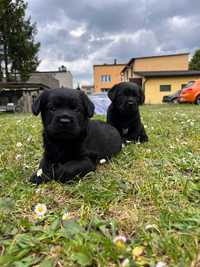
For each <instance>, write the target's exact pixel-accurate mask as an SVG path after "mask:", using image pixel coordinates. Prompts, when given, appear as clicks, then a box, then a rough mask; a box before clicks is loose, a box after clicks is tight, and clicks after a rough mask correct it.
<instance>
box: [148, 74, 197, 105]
mask: <svg viewBox="0 0 200 267" xmlns="http://www.w3.org/2000/svg"><path fill="white" fill-rule="evenodd" d="M197 79H200V76H187V77H163V78H146V79H144V82H143V86H144V91H145V104H161V103H162V98H163V96H165V95H170V94H172V93H174V92H176V91H177V90H180V89H181V86H182V84H187V83H188V82H189V81H194V80H197ZM160 85H171V91H166V92H160Z"/></svg>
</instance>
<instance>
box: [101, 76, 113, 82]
mask: <svg viewBox="0 0 200 267" xmlns="http://www.w3.org/2000/svg"><path fill="white" fill-rule="evenodd" d="M101 81H102V82H111V81H112V78H111V75H101Z"/></svg>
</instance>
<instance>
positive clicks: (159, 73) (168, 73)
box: [135, 70, 200, 77]
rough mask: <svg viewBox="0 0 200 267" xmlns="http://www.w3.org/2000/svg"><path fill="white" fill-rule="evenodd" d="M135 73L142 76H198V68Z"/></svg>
mask: <svg viewBox="0 0 200 267" xmlns="http://www.w3.org/2000/svg"><path fill="white" fill-rule="evenodd" d="M135 74H138V75H140V76H144V77H171V76H173V77H176V76H198V75H199V76H200V71H199V70H184V71H137V72H135Z"/></svg>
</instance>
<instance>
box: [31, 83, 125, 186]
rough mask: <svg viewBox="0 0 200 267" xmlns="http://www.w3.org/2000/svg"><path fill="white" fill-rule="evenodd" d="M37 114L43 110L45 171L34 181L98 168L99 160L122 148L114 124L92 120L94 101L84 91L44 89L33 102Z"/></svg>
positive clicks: (63, 178)
mask: <svg viewBox="0 0 200 267" xmlns="http://www.w3.org/2000/svg"><path fill="white" fill-rule="evenodd" d="M32 111H33V114H34V115H38V114H39V113H40V112H41V117H42V123H43V127H44V130H43V143H44V155H43V159H42V160H41V162H40V167H39V168H40V169H42V173H43V174H42V175H41V176H39V177H38V176H37V174H36V173H35V174H33V176H32V177H31V181H32V182H34V183H37V184H39V183H41V182H43V181H46V180H49V179H57V180H59V181H61V182H66V181H68V180H70V179H72V178H73V177H75V176H77V175H79V176H84V175H85V174H87V173H88V172H90V171H94V170H95V169H96V164H97V162H98V161H99V160H100V159H102V158H105V159H109V158H111V156H113V155H115V154H117V153H118V152H119V151H120V150H121V145H122V141H121V137H120V135H119V133H118V131H117V130H116V129H115V128H114V127H112V126H111V125H109V124H107V123H104V122H101V121H95V120H91V121H90V120H89V118H91V117H92V116H93V114H94V105H93V103H92V102H91V101H90V100H89V98H88V97H87V95H85V94H84V93H83V92H81V91H78V90H74V89H68V88H62V89H61V88H60V89H50V90H46V91H44V92H43V93H42V94H41V95H40V96H39V97H38V98H37V99H36V101H35V102H34V104H33V106H32Z"/></svg>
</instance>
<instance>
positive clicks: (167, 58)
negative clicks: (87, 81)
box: [121, 53, 200, 104]
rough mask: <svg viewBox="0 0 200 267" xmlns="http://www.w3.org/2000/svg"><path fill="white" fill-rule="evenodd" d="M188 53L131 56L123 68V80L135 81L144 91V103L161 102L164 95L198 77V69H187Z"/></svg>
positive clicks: (199, 76) (199, 75) (199, 72)
mask: <svg viewBox="0 0 200 267" xmlns="http://www.w3.org/2000/svg"><path fill="white" fill-rule="evenodd" d="M188 62H189V54H188V53H181V54H173V55H161V56H151V57H138V58H132V59H131V60H130V61H129V62H128V63H127V65H126V66H125V67H124V68H123V70H122V73H121V76H122V80H123V81H131V82H136V83H138V84H139V85H141V86H142V88H143V90H144V92H145V103H146V104H161V103H162V99H163V96H164V95H169V94H172V93H174V92H176V91H177V90H180V89H181V88H183V87H184V85H186V84H187V83H188V82H189V81H191V80H197V79H200V71H189V70H188Z"/></svg>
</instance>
